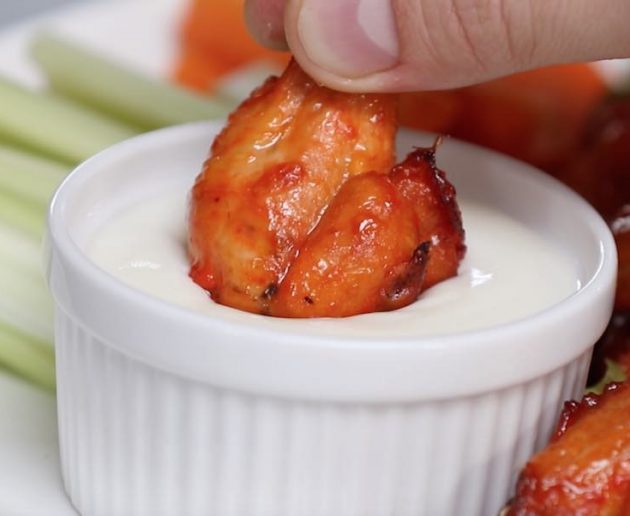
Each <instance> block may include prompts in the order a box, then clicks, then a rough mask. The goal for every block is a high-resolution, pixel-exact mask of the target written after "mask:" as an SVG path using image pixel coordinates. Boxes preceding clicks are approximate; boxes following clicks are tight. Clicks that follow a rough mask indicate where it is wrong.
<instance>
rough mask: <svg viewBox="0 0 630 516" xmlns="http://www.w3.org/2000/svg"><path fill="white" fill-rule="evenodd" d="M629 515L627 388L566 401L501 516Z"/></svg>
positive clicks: (629, 398) (629, 401) (629, 407)
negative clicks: (552, 432) (552, 430)
mask: <svg viewBox="0 0 630 516" xmlns="http://www.w3.org/2000/svg"><path fill="white" fill-rule="evenodd" d="M627 514H630V384H627V383H624V384H611V385H610V386H609V387H608V388H607V390H606V391H605V392H604V393H603V394H602V395H594V394H589V395H587V396H585V397H584V399H583V400H582V401H581V402H580V403H576V402H568V403H567V404H566V405H565V412H564V413H563V416H562V417H561V419H560V423H559V427H558V430H557V432H556V435H555V436H554V438H553V440H552V443H551V444H550V445H549V446H547V448H545V449H544V450H543V451H542V452H540V453H538V454H537V455H536V456H534V457H533V459H531V460H530V462H529V463H528V464H527V466H526V467H525V469H524V470H523V472H522V473H521V476H520V479H519V482H518V484H517V487H516V496H515V499H514V500H513V501H512V504H511V506H510V508H509V510H508V511H507V516H574V515H583V516H591V515H592V516H624V515H627Z"/></svg>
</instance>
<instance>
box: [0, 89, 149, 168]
mask: <svg viewBox="0 0 630 516" xmlns="http://www.w3.org/2000/svg"><path fill="white" fill-rule="evenodd" d="M0 104H1V105H2V112H1V113H0V138H3V139H5V140H6V141H9V142H12V143H16V144H18V145H20V146H23V147H26V148H28V149H32V150H35V151H38V152H39V153H42V154H45V155H47V156H50V157H52V158H55V159H58V160H61V161H63V162H65V163H69V164H71V165H74V164H76V163H78V162H80V161H83V160H85V159H87V158H89V157H90V156H92V155H93V154H96V153H97V152H98V151H100V150H102V149H104V148H106V147H109V146H110V145H112V144H114V143H117V142H120V141H122V140H124V139H126V138H129V137H130V136H133V135H134V134H137V131H136V130H134V129H131V128H129V127H128V126H126V125H125V124H123V123H122V122H118V121H114V120H111V119H109V118H107V117H105V116H103V115H101V114H99V113H95V112H93V111H91V110H89V109H86V108H84V107H82V106H80V105H77V104H75V103H73V102H71V101H69V100H66V99H62V98H59V97H55V96H54V95H50V94H46V93H43V92H36V91H31V90H29V89H27V88H25V87H23V86H20V85H18V84H15V83H14V82H12V81H9V80H8V79H5V78H0Z"/></svg>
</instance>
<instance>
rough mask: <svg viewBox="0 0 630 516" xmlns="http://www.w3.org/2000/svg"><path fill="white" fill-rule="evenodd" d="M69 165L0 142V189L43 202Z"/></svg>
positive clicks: (45, 202) (44, 203)
mask: <svg viewBox="0 0 630 516" xmlns="http://www.w3.org/2000/svg"><path fill="white" fill-rule="evenodd" d="M69 170H70V167H68V166H67V165H63V164H60V163H58V162H56V161H51V160H47V159H44V158H41V157H38V156H33V155H32V154H28V153H26V152H22V151H19V150H17V149H13V148H11V147H6V146H3V145H0V191H3V192H5V193H6V194H8V195H15V196H17V197H19V198H21V199H24V200H25V201H28V202H30V203H32V204H34V205H38V206H46V205H47V204H48V201H49V200H50V198H51V196H52V194H53V193H54V191H55V189H56V188H57V186H59V184H60V183H61V181H62V180H63V178H64V177H66V175H67V173H68V172H69Z"/></svg>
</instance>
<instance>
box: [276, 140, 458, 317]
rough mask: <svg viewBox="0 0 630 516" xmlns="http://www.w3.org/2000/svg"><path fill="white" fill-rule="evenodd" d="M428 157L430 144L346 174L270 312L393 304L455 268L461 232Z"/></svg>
mask: <svg viewBox="0 0 630 516" xmlns="http://www.w3.org/2000/svg"><path fill="white" fill-rule="evenodd" d="M434 155H435V149H434V148H430V149H417V150H415V151H414V152H412V153H411V154H410V155H409V156H408V157H407V159H406V160H405V161H404V162H403V163H401V164H400V165H397V166H395V167H394V168H393V169H392V171H391V172H390V173H389V174H376V173H373V172H370V173H367V174H363V175H360V176H356V177H353V178H351V179H349V180H348V181H347V182H346V183H345V184H344V185H343V186H342V188H341V190H340V191H339V193H338V194H337V196H336V197H335V199H333V201H332V202H331V204H330V206H329V207H328V209H327V210H326V212H325V213H324V216H323V217H322V220H321V222H320V223H319V224H318V225H317V227H316V228H315V229H314V231H313V232H312V233H311V234H310V235H309V237H308V239H307V240H306V242H305V244H304V246H303V247H302V248H301V250H300V253H299V255H298V256H297V257H296V259H295V261H294V262H293V263H292V264H291V267H290V268H289V271H288V274H287V275H286V277H285V278H284V280H283V281H282V284H281V285H280V287H279V289H278V292H277V296H276V297H275V298H274V300H273V302H272V304H271V313H272V314H274V315H282V316H284V317H325V316H328V317H331V316H332V317H341V316H347V315H354V314H359V313H368V312H377V311H386V310H393V309H396V308H400V307H403V306H406V305H408V304H410V303H412V302H414V301H415V300H416V299H417V298H418V295H419V294H420V292H421V291H422V290H424V289H425V288H427V287H428V286H430V285H433V284H435V283H437V282H438V281H442V280H444V279H446V278H449V277H451V276H454V275H455V274H457V267H458V265H459V262H460V260H461V258H462V257H463V254H464V251H465V247H464V243H463V236H464V233H463V230H462V225H461V218H460V215H459V209H458V208H457V205H456V204H455V197H454V196H455V191H454V189H453V187H452V186H451V185H450V183H448V182H447V181H446V180H445V179H444V176H443V174H442V172H441V171H439V170H438V169H437V168H436V167H435V163H434ZM350 292H351V293H352V295H347V293H350ZM340 293H341V295H340ZM344 293H345V294H344Z"/></svg>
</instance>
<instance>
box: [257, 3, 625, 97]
mask: <svg viewBox="0 0 630 516" xmlns="http://www.w3.org/2000/svg"><path fill="white" fill-rule="evenodd" d="M246 17H247V20H248V24H249V26H250V29H251V31H252V33H253V34H254V35H255V36H256V37H257V39H258V40H259V41H260V42H262V43H263V44H266V45H267V46H272V47H276V48H283V47H285V48H286V46H287V45H288V47H289V48H290V50H291V52H292V53H293V54H294V56H295V57H296V59H297V60H298V62H299V63H300V65H301V66H302V67H303V68H304V69H305V70H306V71H307V72H308V73H309V74H310V75H311V76H312V77H314V78H315V79H317V80H319V81H321V82H322V83H324V84H326V85H328V86H330V87H332V88H335V89H340V90H346V91H382V92H385V91H387V92H395V91H411V90H432V89H446V88H454V87H459V86H465V85H468V84H473V83H477V82H482V81H485V80H489V79H492V78H495V77H500V76H503V75H508V74H510V73H514V72H519V71H524V70H528V69H532V68H537V67H540V66H545V65H551V64H560V63H570V62H580V61H594V60H598V59H606V58H616V57H630V30H629V29H628V21H629V20H630V2H629V1H628V0H596V1H593V0H450V1H444V0H246Z"/></svg>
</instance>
